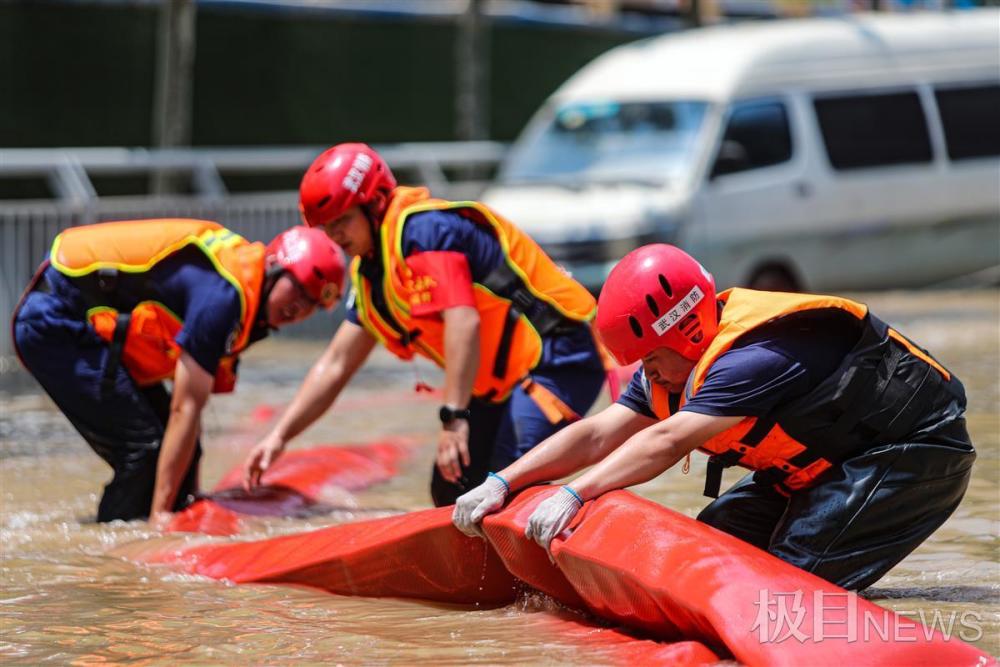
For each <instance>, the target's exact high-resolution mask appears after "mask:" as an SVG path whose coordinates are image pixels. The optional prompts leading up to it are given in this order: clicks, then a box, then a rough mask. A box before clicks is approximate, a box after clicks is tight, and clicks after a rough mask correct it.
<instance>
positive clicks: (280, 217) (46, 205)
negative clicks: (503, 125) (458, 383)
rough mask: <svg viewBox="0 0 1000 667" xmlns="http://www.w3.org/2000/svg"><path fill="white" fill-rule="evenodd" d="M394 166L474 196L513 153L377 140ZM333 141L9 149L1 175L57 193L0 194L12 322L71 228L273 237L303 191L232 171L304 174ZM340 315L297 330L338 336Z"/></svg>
mask: <svg viewBox="0 0 1000 667" xmlns="http://www.w3.org/2000/svg"><path fill="white" fill-rule="evenodd" d="M375 148H376V149H377V150H378V151H379V152H380V153H381V154H382V155H383V156H384V157H385V158H386V161H387V162H389V164H390V166H391V167H392V168H393V170H394V171H397V172H399V173H403V174H408V175H410V176H411V182H414V183H419V184H423V185H427V186H428V187H430V188H431V189H432V191H433V192H434V193H435V194H436V195H438V196H441V197H447V198H452V199H465V198H474V197H476V196H478V195H479V193H480V192H481V191H482V189H483V188H484V187H485V185H486V181H485V179H484V178H483V176H482V175H483V174H487V173H490V172H492V171H493V170H494V169H495V168H496V165H497V164H498V163H499V161H500V159H501V158H502V157H503V155H504V153H505V152H506V146H505V145H504V144H500V143H496V142H485V141H484V142H466V143H420V144H393V145H387V146H376V147H375ZM321 150H323V147H320V146H316V147H283V148H218V149H201V148H195V149H189V150H176V149H170V150H153V149H142V148H78V149H0V180H2V179H4V178H21V179H23V178H34V179H44V180H45V181H46V182H47V183H48V185H49V188H50V190H51V191H52V193H53V195H54V197H53V198H51V199H32V200H7V201H3V200H0V313H4V314H5V315H6V317H7V322H9V320H10V316H11V314H12V313H13V310H14V308H15V306H16V305H17V301H18V299H19V298H20V295H21V292H22V290H23V289H24V286H25V285H26V284H27V283H28V281H29V280H30V279H31V276H32V275H33V273H34V271H35V269H36V268H37V267H38V265H39V263H40V262H41V261H42V260H43V259H44V258H45V256H46V254H47V253H48V250H49V248H50V246H51V244H52V240H53V239H54V238H55V236H56V235H57V234H58V233H59V232H60V231H61V230H63V229H66V228H67V227H72V226H77V225H84V224H91V223H94V222H101V221H107V220H138V219H146V218H160V217H192V218H202V219H208V220H215V221H217V222H219V223H220V224H222V225H224V226H226V227H228V228H229V229H232V230H233V231H235V232H237V233H239V234H241V235H242V236H245V237H246V238H248V239H250V240H254V241H265V242H266V241H268V240H270V239H271V238H272V237H274V236H275V235H276V234H278V233H279V232H280V231H281V230H283V229H287V228H288V227H290V226H291V225H294V224H296V223H297V222H298V220H299V213H298V208H297V203H298V198H297V193H295V192H294V191H275V192H230V191H229V189H228V188H227V186H226V180H225V179H226V177H228V176H231V175H248V174H249V175H267V174H280V173H288V174H300V173H301V172H302V171H304V170H305V168H306V167H307V166H308V165H309V163H310V162H311V161H312V159H313V158H314V157H315V156H316V155H317V154H318V153H319V152H320V151H321ZM158 171H159V172H169V173H174V174H178V173H180V174H188V175H190V177H191V181H190V182H191V186H192V188H191V189H192V192H191V193H190V194H170V195H145V194H144V195H129V196H101V195H100V193H99V192H98V191H97V189H96V188H95V187H94V182H93V180H92V179H94V178H99V177H136V176H139V177H142V176H149V177H152V176H153V175H154V174H155V173H157V172H158ZM332 317H333V316H331V315H329V314H327V313H321V314H318V315H315V316H313V317H312V318H310V319H309V320H307V321H306V322H303V323H301V324H298V325H295V326H294V327H291V328H290V331H289V333H291V334H292V335H303V336H328V335H330V333H331V332H332V330H333V326H334V325H333V321H332ZM13 354H14V348H13V341H12V339H11V330H10V326H9V324H8V323H6V322H5V323H4V325H3V326H0V373H3V372H6V371H7V370H9V369H10V368H12V367H14V366H16V364H14V363H13V361H12V360H13Z"/></svg>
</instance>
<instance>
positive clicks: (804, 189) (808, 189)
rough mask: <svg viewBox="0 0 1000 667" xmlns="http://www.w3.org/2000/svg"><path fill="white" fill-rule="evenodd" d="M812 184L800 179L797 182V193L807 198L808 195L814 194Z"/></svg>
mask: <svg viewBox="0 0 1000 667" xmlns="http://www.w3.org/2000/svg"><path fill="white" fill-rule="evenodd" d="M812 193H813V192H812V186H811V185H809V184H808V183H806V182H805V181H799V182H798V183H796V184H795V194H797V195H798V196H800V197H802V198H803V199H805V198H806V197H811V196H812Z"/></svg>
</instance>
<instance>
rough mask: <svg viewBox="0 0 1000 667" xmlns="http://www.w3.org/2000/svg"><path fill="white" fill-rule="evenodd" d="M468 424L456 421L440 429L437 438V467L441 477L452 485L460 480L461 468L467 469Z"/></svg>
mask: <svg viewBox="0 0 1000 667" xmlns="http://www.w3.org/2000/svg"><path fill="white" fill-rule="evenodd" d="M469 463H470V459H469V422H467V421H466V420H464V419H456V420H454V421H452V422H450V423H448V424H445V425H444V426H442V427H441V434H440V435H439V436H438V451H437V467H438V471H439V472H440V473H441V476H442V477H444V478H445V479H446V480H448V481H449V482H451V483H452V484H456V483H458V481H459V480H460V479H462V466H465V467H468V466H469Z"/></svg>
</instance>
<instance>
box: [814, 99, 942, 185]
mask: <svg viewBox="0 0 1000 667" xmlns="http://www.w3.org/2000/svg"><path fill="white" fill-rule="evenodd" d="M813 106H814V107H815V108H816V118H817V120H819V127H820V131H821V132H822V134H823V143H824V144H826V152H827V155H829V156H830V164H831V165H832V166H833V168H834V169H838V170H844V169H861V168H864V167H882V166H888V165H894V164H912V163H919V162H930V161H931V138H930V135H929V134H928V131H927V119H926V117H925V116H924V109H923V107H922V106H921V105H920V98H919V97H918V96H917V93H916V91H907V92H896V93H884V94H877V95H844V96H830V97H826V96H824V97H817V98H816V99H814V100H813Z"/></svg>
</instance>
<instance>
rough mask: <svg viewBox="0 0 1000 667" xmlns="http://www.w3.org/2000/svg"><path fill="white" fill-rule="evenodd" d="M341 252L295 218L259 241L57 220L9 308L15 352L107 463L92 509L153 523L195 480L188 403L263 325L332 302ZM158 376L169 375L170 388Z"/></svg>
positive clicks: (229, 367) (204, 226) (196, 453)
mask: <svg viewBox="0 0 1000 667" xmlns="http://www.w3.org/2000/svg"><path fill="white" fill-rule="evenodd" d="M344 268H345V267H344V260H343V256H342V255H341V253H340V250H339V249H338V248H337V246H336V244H334V243H333V242H332V241H330V240H329V239H328V238H327V237H326V235H325V234H322V233H321V232H319V231H317V230H313V229H308V228H305V227H296V228H293V229H290V230H287V231H285V232H282V233H281V234H279V235H278V236H277V237H276V238H275V239H274V240H273V241H272V242H271V243H270V244H269V245H268V246H267V247H266V248H265V246H264V245H263V244H261V243H250V242H248V241H246V240H245V239H243V238H242V237H240V236H238V235H236V234H234V233H233V232H231V231H229V230H227V229H225V228H224V227H222V226H221V225H219V224H217V223H215V222H208V221H204V220H187V219H168V220H142V221H124V222H108V223H102V224H96V225H88V226H83V227H75V228H72V229H68V230H66V231H64V232H62V233H61V234H59V236H57V237H56V239H55V242H54V243H53V244H52V250H51V252H50V254H49V258H48V259H47V260H46V261H45V262H44V263H43V264H42V265H41V267H40V268H39V269H38V271H37V272H36V274H35V276H34V278H33V279H32V281H31V282H30V283H29V285H28V288H27V290H26V291H25V294H24V296H23V297H22V298H21V302H20V304H19V305H18V307H17V308H16V309H15V311H14V317H13V330H14V331H13V334H14V341H15V345H16V349H17V353H18V356H19V357H20V359H21V362H22V363H23V364H24V367H25V368H26V369H27V370H28V372H30V373H31V374H32V375H33V376H34V377H35V379H36V380H38V382H39V384H41V385H42V388H43V389H45V391H46V392H47V393H48V395H49V396H50V397H51V398H52V400H53V401H55V403H56V405H57V406H58V407H59V409H60V410H61V411H62V412H63V414H65V415H66V417H67V418H68V419H69V420H70V422H71V423H72V424H73V426H74V427H75V428H76V430H77V431H79V432H80V435H82V436H83V438H84V439H85V440H86V441H87V443H88V444H89V445H90V447H91V448H92V449H93V450H94V451H95V452H96V453H97V454H98V455H99V456H100V457H101V458H102V459H104V461H106V462H107V463H108V465H110V466H111V468H112V469H113V470H114V478H113V479H112V480H111V482H110V483H109V484H108V485H107V486H106V487H105V488H104V495H103V497H102V498H101V501H100V505H99V507H98V512H97V520H98V521H112V520H114V519H123V520H129V519H136V518H145V517H151V520H152V521H153V523H154V524H155V525H162V524H164V523H165V522H166V521H167V519H168V517H169V513H170V512H172V511H177V510H179V509H181V508H183V507H184V506H185V505H186V504H187V503H188V502H190V499H191V496H192V494H194V493H196V492H197V490H198V459H199V457H200V455H201V447H200V444H199V437H200V432H201V426H200V424H201V420H200V418H201V412H202V409H203V407H204V405H205V402H206V401H207V399H208V396H209V394H210V393H213V392H215V393H219V392H229V391H232V389H233V387H234V385H235V382H236V365H237V359H238V356H239V354H240V353H241V352H243V350H245V349H246V348H247V346H248V345H250V344H251V343H253V342H255V341H258V340H260V339H261V338H263V337H265V336H266V335H267V334H268V332H269V330H270V329H272V328H278V327H280V326H283V325H286V324H291V323H292V322H297V321H299V320H302V319H305V318H306V317H308V316H309V315H311V314H312V313H313V312H314V311H315V309H316V307H317V306H321V307H323V308H327V309H329V308H332V307H333V306H334V305H335V304H336V303H337V301H338V300H339V296H340V291H341V286H342V285H343V281H344ZM163 380H172V381H173V391H172V395H171V393H169V392H168V391H167V390H166V389H165V388H164V385H163Z"/></svg>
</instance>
